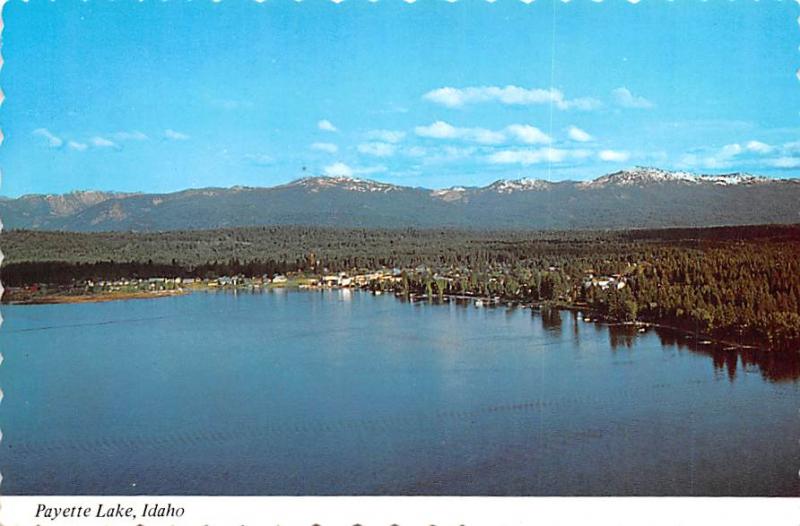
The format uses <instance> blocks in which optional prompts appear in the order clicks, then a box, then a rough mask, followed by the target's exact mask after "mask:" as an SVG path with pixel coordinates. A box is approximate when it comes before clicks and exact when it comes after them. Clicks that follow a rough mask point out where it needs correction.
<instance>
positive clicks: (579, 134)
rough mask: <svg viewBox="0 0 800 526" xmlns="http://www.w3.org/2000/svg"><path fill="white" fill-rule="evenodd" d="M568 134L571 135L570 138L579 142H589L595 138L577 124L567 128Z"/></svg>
mask: <svg viewBox="0 0 800 526" xmlns="http://www.w3.org/2000/svg"><path fill="white" fill-rule="evenodd" d="M567 135H569V138H570V139H572V140H573V141H577V142H589V141H593V140H594V137H592V136H591V135H589V134H588V133H587V132H585V131H584V130H582V129H580V128H578V127H577V126H570V127H569V128H567Z"/></svg>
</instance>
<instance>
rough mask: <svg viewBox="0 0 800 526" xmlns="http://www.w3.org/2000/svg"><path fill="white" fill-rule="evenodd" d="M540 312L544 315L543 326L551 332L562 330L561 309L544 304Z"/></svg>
mask: <svg viewBox="0 0 800 526" xmlns="http://www.w3.org/2000/svg"><path fill="white" fill-rule="evenodd" d="M539 314H540V315H541V317H542V327H544V329H545V330H547V331H551V332H561V311H560V310H559V309H555V308H552V307H547V306H542V308H541V310H540V311H539Z"/></svg>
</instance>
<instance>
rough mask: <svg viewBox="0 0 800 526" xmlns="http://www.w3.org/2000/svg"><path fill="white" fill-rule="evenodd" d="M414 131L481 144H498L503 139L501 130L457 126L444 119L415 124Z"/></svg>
mask: <svg viewBox="0 0 800 526" xmlns="http://www.w3.org/2000/svg"><path fill="white" fill-rule="evenodd" d="M414 133H416V134H417V135H419V136H420V137H428V138H432V139H463V140H466V141H473V142H477V143H481V144H499V143H501V142H503V141H504V140H505V135H504V134H503V133H501V132H496V131H492V130H487V129H486V128H457V127H455V126H453V125H452V124H448V123H446V122H444V121H436V122H434V123H433V124H431V125H429V126H417V127H416V128H414Z"/></svg>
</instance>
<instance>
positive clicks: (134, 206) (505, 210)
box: [0, 167, 800, 232]
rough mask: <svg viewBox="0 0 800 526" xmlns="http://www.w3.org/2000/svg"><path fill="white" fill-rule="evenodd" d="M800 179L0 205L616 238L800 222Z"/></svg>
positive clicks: (47, 214)
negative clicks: (600, 233)
mask: <svg viewBox="0 0 800 526" xmlns="http://www.w3.org/2000/svg"><path fill="white" fill-rule="evenodd" d="M798 205H800V179H771V178H767V177H761V176H756V175H751V174H744V173H731V174H723V175H700V174H693V173H690V172H676V171H668V170H661V169H658V168H647V167H636V168H632V169H630V170H622V171H619V172H614V173H611V174H607V175H603V176H601V177H598V178H596V179H594V180H591V181H557V182H556V181H546V180H542V179H530V178H521V179H514V180H508V179H501V180H498V181H495V182H493V183H492V184H490V185H487V186H484V187H465V186H457V187H451V188H446V189H439V190H430V189H426V188H412V187H408V186H398V185H393V184H389V183H382V182H378V181H371V180H368V179H357V178H352V177H306V178H303V179H298V180H295V181H292V182H291V183H287V184H283V185H279V186H274V187H268V188H252V187H244V186H234V187H232V188H198V189H188V190H183V191H179V192H173V193H165V194H145V193H115V192H97V191H86V192H71V193H69V194H63V195H27V196H22V197H19V198H16V199H8V198H6V199H2V200H0V219H2V221H3V225H4V227H5V228H7V229H35V230H64V231H78V232H91V231H115V230H120V231H141V232H148V231H166V230H187V229H206V228H221V227H236V226H258V225H286V224H297V225H318V226H347V227H365V228H393V227H419V228H439V227H458V228H475V229H490V228H491V229H595V228H603V229H619V228H660V227H683V226H711V225H743V224H767V223H798V222H800V212H799V210H800V206H798Z"/></svg>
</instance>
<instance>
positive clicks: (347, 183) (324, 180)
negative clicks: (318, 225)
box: [287, 176, 400, 193]
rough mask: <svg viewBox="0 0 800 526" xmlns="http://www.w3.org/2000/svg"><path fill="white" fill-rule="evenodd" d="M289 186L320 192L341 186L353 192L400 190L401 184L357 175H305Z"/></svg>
mask: <svg viewBox="0 0 800 526" xmlns="http://www.w3.org/2000/svg"><path fill="white" fill-rule="evenodd" d="M287 186H301V187H305V188H307V189H309V191H311V192H318V191H320V190H321V189H323V188H340V189H342V190H349V191H351V192H384V193H385V192H391V191H394V190H399V189H400V187H399V186H395V185H393V184H388V183H381V182H378V181H372V180H369V179H358V178H355V177H346V176H333V177H326V176H321V177H304V178H302V179H298V180H296V181H293V182H291V183H289V184H288V185H287Z"/></svg>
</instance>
